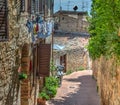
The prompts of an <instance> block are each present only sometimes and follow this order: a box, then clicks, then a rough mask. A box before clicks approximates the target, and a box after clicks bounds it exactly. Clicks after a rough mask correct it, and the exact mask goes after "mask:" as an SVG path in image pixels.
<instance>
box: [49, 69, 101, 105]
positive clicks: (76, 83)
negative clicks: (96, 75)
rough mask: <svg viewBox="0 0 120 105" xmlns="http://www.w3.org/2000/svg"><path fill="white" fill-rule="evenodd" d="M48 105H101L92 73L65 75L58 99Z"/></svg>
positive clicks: (80, 72)
mask: <svg viewBox="0 0 120 105" xmlns="http://www.w3.org/2000/svg"><path fill="white" fill-rule="evenodd" d="M47 105H100V98H99V95H98V93H97V86H96V81H95V80H94V79H93V78H92V71H91V70H84V71H78V72H73V73H72V74H70V75H65V76H64V78H63V81H62V86H61V87H60V88H59V89H58V92H57V95H56V97H55V98H54V99H52V100H50V101H48V103H47Z"/></svg>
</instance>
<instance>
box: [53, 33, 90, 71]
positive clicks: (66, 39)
mask: <svg viewBox="0 0 120 105" xmlns="http://www.w3.org/2000/svg"><path fill="white" fill-rule="evenodd" d="M54 36H55V37H54V43H55V44H58V45H62V46H64V49H63V50H61V51H57V53H54V60H55V61H56V59H58V58H60V56H63V55H65V54H66V57H67V58H66V60H67V61H66V64H67V65H66V69H67V70H72V71H76V70H80V69H82V68H83V69H91V67H90V66H91V65H90V62H91V61H90V59H89V54H88V52H87V50H86V48H85V46H86V45H87V44H88V39H89V38H86V37H81V36H77V35H76V36H75V35H74V37H73V36H72V35H61V36H60V35H58V36H57V35H54Z"/></svg>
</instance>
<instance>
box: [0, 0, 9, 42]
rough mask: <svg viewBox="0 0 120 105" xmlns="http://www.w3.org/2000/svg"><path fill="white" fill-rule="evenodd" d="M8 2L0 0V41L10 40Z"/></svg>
mask: <svg viewBox="0 0 120 105" xmlns="http://www.w3.org/2000/svg"><path fill="white" fill-rule="evenodd" d="M7 4H8V2H7V0H0V41H5V40H8V8H7Z"/></svg>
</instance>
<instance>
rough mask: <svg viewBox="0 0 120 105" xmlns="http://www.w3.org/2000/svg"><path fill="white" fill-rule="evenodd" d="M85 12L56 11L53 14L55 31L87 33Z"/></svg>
mask: <svg viewBox="0 0 120 105" xmlns="http://www.w3.org/2000/svg"><path fill="white" fill-rule="evenodd" d="M87 16H88V15H87V12H77V11H64V10H61V11H58V12H56V13H55V14H54V17H55V30H60V31H67V32H87V28H88V25H89V24H88V21H87Z"/></svg>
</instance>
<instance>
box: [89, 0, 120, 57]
mask: <svg viewBox="0 0 120 105" xmlns="http://www.w3.org/2000/svg"><path fill="white" fill-rule="evenodd" d="M89 22H90V27H89V32H90V36H91V37H90V41H89V45H88V50H89V53H90V56H91V58H92V59H96V58H99V57H100V56H101V55H104V56H111V55H116V56H118V57H119V56H120V36H118V31H119V29H120V0H92V8H91V17H90V18H89Z"/></svg>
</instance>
